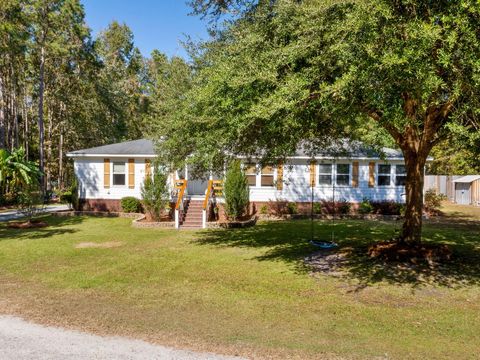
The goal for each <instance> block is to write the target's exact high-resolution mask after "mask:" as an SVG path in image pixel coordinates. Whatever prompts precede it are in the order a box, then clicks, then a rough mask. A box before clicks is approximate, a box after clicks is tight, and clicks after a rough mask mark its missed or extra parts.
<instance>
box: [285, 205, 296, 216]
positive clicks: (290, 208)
mask: <svg viewBox="0 0 480 360" xmlns="http://www.w3.org/2000/svg"><path fill="white" fill-rule="evenodd" d="M287 211H288V213H289V214H290V215H295V214H298V205H297V203H296V202H289V203H287Z"/></svg>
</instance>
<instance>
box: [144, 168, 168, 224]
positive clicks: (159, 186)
mask: <svg viewBox="0 0 480 360" xmlns="http://www.w3.org/2000/svg"><path fill="white" fill-rule="evenodd" d="M167 180H168V175H167V174H166V173H165V172H163V171H162V170H161V168H160V167H159V166H155V167H154V171H153V179H152V178H151V177H146V178H145V181H144V182H143V185H142V188H141V194H142V200H143V206H144V207H145V211H146V212H147V213H148V215H149V216H150V218H151V219H152V220H154V221H160V216H161V215H162V211H166V209H167V206H169V205H170V194H169V191H168V185H167Z"/></svg>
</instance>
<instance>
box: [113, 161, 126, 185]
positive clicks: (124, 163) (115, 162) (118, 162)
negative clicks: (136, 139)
mask: <svg viewBox="0 0 480 360" xmlns="http://www.w3.org/2000/svg"><path fill="white" fill-rule="evenodd" d="M121 163H123V166H124V167H125V170H124V172H123V175H124V176H125V182H124V184H123V185H118V184H115V183H114V179H115V173H114V170H115V166H114V164H121ZM110 173H111V174H110V181H111V184H112V187H116V188H124V187H127V186H128V164H127V162H126V161H118V160H117V161H112V162H111V171H110Z"/></svg>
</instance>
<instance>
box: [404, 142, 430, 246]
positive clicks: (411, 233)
mask: <svg viewBox="0 0 480 360" xmlns="http://www.w3.org/2000/svg"><path fill="white" fill-rule="evenodd" d="M403 153H404V158H405V167H406V170H407V183H406V185H405V192H406V204H405V221H404V223H403V227H402V233H401V235H400V239H399V241H400V242H404V243H408V244H414V243H420V242H421V239H422V213H423V184H424V176H425V175H424V168H425V163H426V158H427V157H426V156H424V155H419V154H418V153H415V152H413V151H403Z"/></svg>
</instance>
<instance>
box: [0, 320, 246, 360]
mask: <svg viewBox="0 0 480 360" xmlns="http://www.w3.org/2000/svg"><path fill="white" fill-rule="evenodd" d="M0 358H1V359H2V360H10V359H11V360H13V359H15V360H18V359H37V360H46V359H48V360H56V359H59V360H60V359H61V360H69V359H118V360H124V359H125V360H126V359H129V360H130V359H142V360H143V359H162V360H180V359H182V360H207V359H209V360H227V359H228V360H233V359H237V360H239V359H240V358H238V357H226V356H220V355H215V354H209V353H196V352H192V351H185V350H177V349H172V348H167V347H164V346H158V345H152V344H149V343H147V342H144V341H139V340H132V339H127V338H121V337H102V336H97V335H91V334H87V333H82V332H79V331H71V330H65V329H62V328H55V327H46V326H41V325H36V324H33V323H30V322H27V321H24V320H22V319H21V318H18V317H14V316H0Z"/></svg>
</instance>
